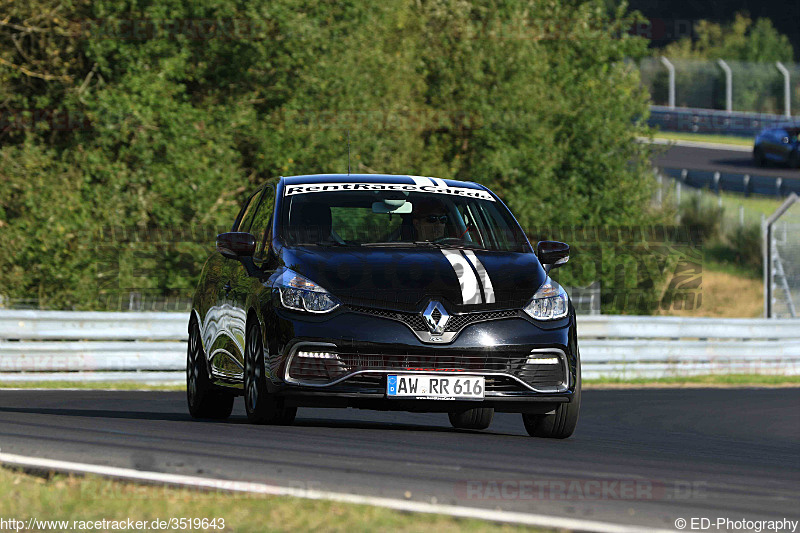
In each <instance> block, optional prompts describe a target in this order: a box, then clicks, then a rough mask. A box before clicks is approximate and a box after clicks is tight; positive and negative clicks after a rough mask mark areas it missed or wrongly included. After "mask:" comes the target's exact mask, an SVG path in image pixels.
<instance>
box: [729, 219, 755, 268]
mask: <svg viewBox="0 0 800 533" xmlns="http://www.w3.org/2000/svg"><path fill="white" fill-rule="evenodd" d="M728 242H729V243H730V245H731V248H732V249H733V257H734V260H735V261H736V263H737V264H739V265H741V266H743V267H745V268H747V269H751V270H753V271H755V272H760V271H761V269H762V264H763V250H762V246H763V237H762V235H761V227H760V226H759V225H758V224H750V225H744V226H736V228H735V229H734V230H733V231H732V232H730V233H729V234H728Z"/></svg>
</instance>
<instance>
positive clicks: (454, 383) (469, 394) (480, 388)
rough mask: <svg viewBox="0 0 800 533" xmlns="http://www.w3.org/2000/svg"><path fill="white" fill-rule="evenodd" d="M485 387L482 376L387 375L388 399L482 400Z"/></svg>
mask: <svg viewBox="0 0 800 533" xmlns="http://www.w3.org/2000/svg"><path fill="white" fill-rule="evenodd" d="M485 390H486V386H485V383H484V379H483V377H482V376H447V375H441V374H389V375H388V376H387V377H386V396H387V397H388V398H415V399H418V400H482V399H483V396H484V391H485Z"/></svg>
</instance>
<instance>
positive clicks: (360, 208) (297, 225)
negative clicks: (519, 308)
mask: <svg viewBox="0 0 800 533" xmlns="http://www.w3.org/2000/svg"><path fill="white" fill-rule="evenodd" d="M304 187H305V186H304ZM308 188H316V189H321V188H322V185H320V186H317V187H314V186H311V187H306V188H305V189H301V192H300V193H297V192H295V191H296V190H298V187H297V186H294V188H290V190H289V194H286V197H285V199H284V202H283V212H282V220H281V227H282V231H281V237H282V239H283V240H284V242H286V243H288V244H313V245H318V246H367V247H369V246H373V247H413V246H419V247H437V246H441V247H448V248H450V247H464V248H473V249H481V250H494V251H507V252H529V251H530V245H529V244H528V241H527V239H526V238H525V236H524V234H523V233H522V231H521V230H520V229H519V226H518V224H517V223H516V221H515V220H514V218H513V217H512V216H511V213H509V212H508V210H507V209H506V208H505V206H503V204H501V203H500V202H498V201H496V200H495V198H494V197H493V196H492V195H490V194H488V193H487V192H485V191H483V190H477V189H459V190H457V189H456V188H451V191H454V190H455V191H456V192H458V191H465V192H462V193H461V194H465V195H460V194H454V193H453V192H451V193H434V192H421V191H401V190H388V191H387V190H378V191H375V190H369V191H364V190H335V191H307V189H308ZM409 188H411V187H409ZM466 195H469V196H466Z"/></svg>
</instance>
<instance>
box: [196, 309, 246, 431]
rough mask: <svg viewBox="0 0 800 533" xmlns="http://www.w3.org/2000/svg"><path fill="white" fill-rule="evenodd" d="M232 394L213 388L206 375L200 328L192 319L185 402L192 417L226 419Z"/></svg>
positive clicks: (231, 407)
mask: <svg viewBox="0 0 800 533" xmlns="http://www.w3.org/2000/svg"><path fill="white" fill-rule="evenodd" d="M233 400H234V395H233V394H230V393H226V392H224V391H219V390H216V389H215V388H214V385H213V384H212V383H211V378H210V377H209V375H208V365H207V364H206V354H205V351H204V350H203V343H202V342H201V340H200V328H199V326H198V325H197V322H195V321H194V320H192V323H191V325H190V327H189V343H188V346H187V347H186V402H187V404H188V405H189V414H190V415H192V418H212V419H218V420H222V419H226V418H228V417H229V416H231V411H233Z"/></svg>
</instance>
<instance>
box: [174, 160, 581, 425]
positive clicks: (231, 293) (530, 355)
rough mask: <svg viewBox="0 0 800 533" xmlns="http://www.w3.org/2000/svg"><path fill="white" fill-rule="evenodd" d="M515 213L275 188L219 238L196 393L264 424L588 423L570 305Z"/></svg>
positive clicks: (461, 197)
mask: <svg viewBox="0 0 800 533" xmlns="http://www.w3.org/2000/svg"><path fill="white" fill-rule="evenodd" d="M568 259H569V246H567V245H566V244H564V243H560V242H555V241H542V242H539V243H538V244H537V249H536V251H535V252H534V250H533V249H532V247H531V245H530V243H529V241H528V239H527V237H526V236H525V233H524V232H523V231H522V229H521V228H520V226H519V224H518V223H517V221H516V220H515V219H514V217H513V216H512V215H511V213H510V211H509V210H508V208H507V207H506V206H505V204H504V203H503V202H502V201H501V200H500V198H498V197H497V196H496V195H495V194H494V193H492V192H491V191H489V190H488V189H487V188H486V187H483V186H481V185H478V184H476V183H471V182H463V181H453V180H442V179H438V178H427V177H419V176H389V175H335V174H334V175H312V176H295V177H286V178H281V179H280V180H279V181H278V182H277V184H276V185H272V184H267V185H265V186H263V187H261V188H260V189H259V190H258V191H256V192H255V193H254V194H253V195H252V196H251V197H250V198H248V199H247V201H246V202H245V203H244V205H243V206H242V209H241V211H240V212H239V215H238V216H237V217H236V221H235V222H234V223H233V227H232V228H231V232H230V233H223V234H221V235H219V236H218V237H217V243H216V251H215V252H214V253H212V254H211V256H210V257H209V259H208V261H207V262H206V264H205V266H204V267H203V272H202V275H201V278H200V282H199V285H198V288H197V291H196V293H195V296H194V299H193V304H192V311H191V317H190V319H189V344H188V357H187V398H188V403H189V411H190V413H191V414H192V416H194V417H198V418H227V417H228V416H229V415H230V413H231V410H232V406H233V400H234V397H235V396H238V395H243V396H244V401H245V408H246V412H247V417H248V419H249V420H250V421H251V422H253V423H272V424H288V423H291V422H292V421H293V420H294V417H295V414H296V412H297V408H298V407H354V408H364V409H379V410H404V411H419V412H442V413H448V414H449V417H450V421H451V423H452V425H453V426H454V427H456V428H463V429H484V428H486V427H488V426H489V424H490V423H491V420H492V417H493V415H494V412H495V411H498V412H512V413H521V414H522V418H523V421H524V424H525V428H526V429H527V431H528V433H529V434H530V435H533V436H541V437H555V438H565V437H568V436H570V435H571V434H572V432H573V430H574V429H575V425H576V423H577V419H578V411H579V409H580V397H581V378H580V355H579V351H578V344H577V335H576V322H575V311H574V308H573V307H572V304H571V302H570V299H569V297H568V296H567V294H566V292H565V291H564V289H562V288H561V286H559V285H558V284H557V283H556V282H554V281H553V280H551V279H550V277H549V275H548V272H549V271H550V269H551V268H554V267H557V266H560V265H563V264H564V263H566V262H567V260H568Z"/></svg>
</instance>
